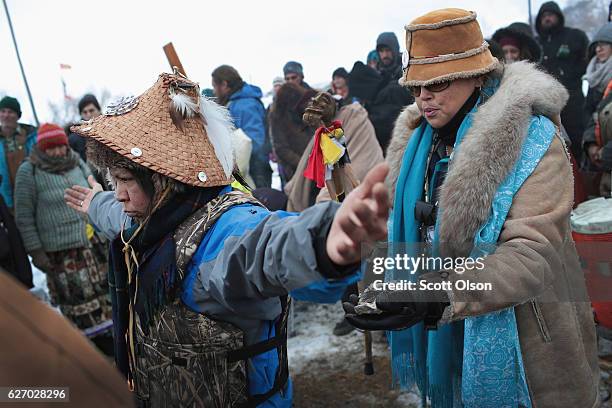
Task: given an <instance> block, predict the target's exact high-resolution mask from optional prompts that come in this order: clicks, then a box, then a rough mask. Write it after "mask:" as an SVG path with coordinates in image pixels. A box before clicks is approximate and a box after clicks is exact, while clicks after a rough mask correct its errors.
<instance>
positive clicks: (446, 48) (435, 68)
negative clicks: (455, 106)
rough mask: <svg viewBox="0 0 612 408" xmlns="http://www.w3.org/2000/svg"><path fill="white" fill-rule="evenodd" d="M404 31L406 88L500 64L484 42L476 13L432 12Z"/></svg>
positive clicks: (469, 75) (472, 74)
mask: <svg viewBox="0 0 612 408" xmlns="http://www.w3.org/2000/svg"><path fill="white" fill-rule="evenodd" d="M405 29H406V52H405V53H404V77H403V78H402V79H401V80H400V83H401V84H402V85H406V86H426V85H432V84H435V83H439V82H445V81H449V80H455V79H459V78H472V77H476V76H480V75H483V74H486V73H488V72H491V71H493V70H494V69H495V68H497V67H498V66H499V61H498V60H497V59H496V58H494V57H493V55H491V52H490V51H489V45H488V44H487V42H486V41H484V39H483V37H482V32H481V31H480V26H479V25H478V22H477V21H476V13H474V12H472V11H466V10H461V9H456V8H447V9H442V10H436V11H432V12H430V13H427V14H425V15H424V16H421V17H419V18H417V19H416V20H413V21H412V22H411V23H410V24H409V25H407V26H406V27H405Z"/></svg>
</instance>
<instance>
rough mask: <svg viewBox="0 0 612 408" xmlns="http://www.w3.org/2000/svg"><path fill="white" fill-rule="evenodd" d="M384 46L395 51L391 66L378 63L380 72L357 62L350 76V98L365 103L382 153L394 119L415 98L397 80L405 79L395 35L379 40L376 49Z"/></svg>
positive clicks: (382, 37) (386, 35) (387, 141)
mask: <svg viewBox="0 0 612 408" xmlns="http://www.w3.org/2000/svg"><path fill="white" fill-rule="evenodd" d="M379 45H384V46H386V47H388V48H389V49H391V51H393V55H394V58H395V61H394V63H393V64H392V65H391V66H388V67H385V66H383V65H382V62H379V67H378V72H376V71H375V70H374V69H372V68H370V67H368V66H367V65H365V64H363V63H362V62H359V61H358V62H356V63H355V65H354V66H353V69H352V70H351V73H350V75H349V89H350V92H351V95H353V96H355V97H356V98H358V99H359V100H360V101H362V102H363V103H364V106H365V107H366V109H367V110H368V114H369V116H370V121H371V122H372V125H374V129H375V130H376V138H377V139H378V143H379V144H380V147H381V148H382V149H383V153H384V152H385V151H386V149H387V145H388V144H389V140H390V138H391V132H392V130H393V126H394V124H395V119H397V117H398V115H399V114H400V112H401V111H402V108H404V107H405V106H407V105H410V104H411V103H412V102H414V98H413V97H412V95H411V94H410V91H408V89H407V88H405V87H403V86H401V85H400V84H399V83H398V82H397V81H398V80H399V79H400V77H401V76H402V64H401V54H400V49H399V44H398V42H397V37H395V35H393V34H392V33H383V34H382V35H380V36H379V37H378V40H377V44H376V46H377V47H378V46H379Z"/></svg>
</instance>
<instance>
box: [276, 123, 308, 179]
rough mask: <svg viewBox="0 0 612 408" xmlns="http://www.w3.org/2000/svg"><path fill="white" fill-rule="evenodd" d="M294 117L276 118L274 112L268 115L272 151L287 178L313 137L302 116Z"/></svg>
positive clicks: (291, 175)
mask: <svg viewBox="0 0 612 408" xmlns="http://www.w3.org/2000/svg"><path fill="white" fill-rule="evenodd" d="M289 114H290V115H295V117H282V118H278V117H276V115H274V113H272V114H271V115H270V131H271V135H272V142H273V145H274V152H275V153H276V157H277V159H278V162H279V164H280V165H281V166H282V169H283V172H284V174H285V177H286V179H287V180H290V179H291V178H292V177H293V175H294V173H295V169H296V168H297V166H298V163H299V162H300V158H301V157H302V154H303V153H304V151H305V150H306V146H307V145H308V143H309V142H310V140H311V139H312V138H313V137H314V129H313V128H311V127H309V126H306V125H304V122H302V118H301V117H299V116H297V114H294V113H293V112H290V113H289Z"/></svg>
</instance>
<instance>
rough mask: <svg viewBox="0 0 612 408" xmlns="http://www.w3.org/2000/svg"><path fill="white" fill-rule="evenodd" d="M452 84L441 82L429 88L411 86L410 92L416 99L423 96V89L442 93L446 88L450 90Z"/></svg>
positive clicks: (428, 86)
mask: <svg viewBox="0 0 612 408" xmlns="http://www.w3.org/2000/svg"><path fill="white" fill-rule="evenodd" d="M450 84H451V81H446V82H439V83H437V84H432V85H427V86H411V87H410V91H411V92H412V95H413V96H415V97H419V96H421V88H425V89H427V90H428V91H429V92H442V91H443V90H445V89H446V88H448V87H449V86H450Z"/></svg>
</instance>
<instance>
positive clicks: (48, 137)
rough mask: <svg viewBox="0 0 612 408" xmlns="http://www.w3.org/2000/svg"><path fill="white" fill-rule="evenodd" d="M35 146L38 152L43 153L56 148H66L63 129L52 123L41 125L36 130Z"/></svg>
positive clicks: (66, 138) (66, 140) (66, 143)
mask: <svg viewBox="0 0 612 408" xmlns="http://www.w3.org/2000/svg"><path fill="white" fill-rule="evenodd" d="M36 146H37V147H38V149H39V150H41V151H43V152H44V151H45V150H47V149H52V148H54V147H57V146H68V136H66V132H64V129H62V128H61V127H59V126H58V125H55V124H53V123H43V124H42V125H40V127H39V128H38V137H37V138H36Z"/></svg>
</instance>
